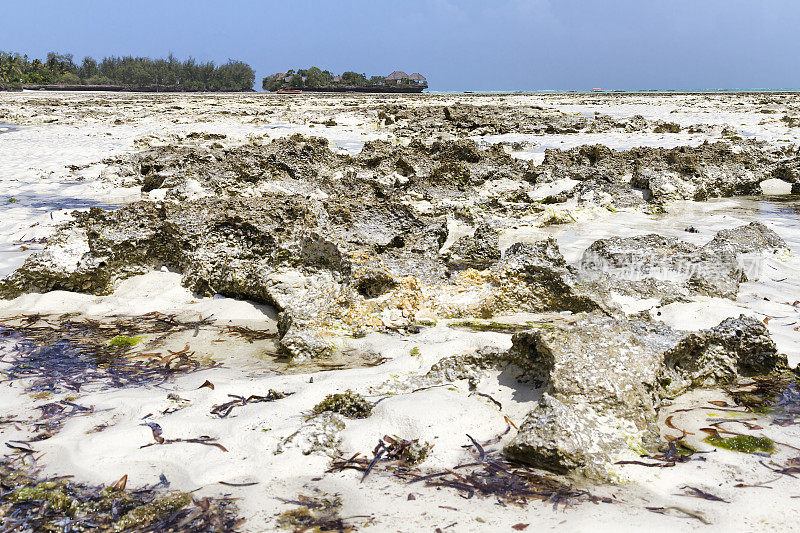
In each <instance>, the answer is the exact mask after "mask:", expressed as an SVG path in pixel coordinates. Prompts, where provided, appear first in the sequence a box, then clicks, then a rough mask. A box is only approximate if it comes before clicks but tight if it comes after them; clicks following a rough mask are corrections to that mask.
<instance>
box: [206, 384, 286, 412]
mask: <svg viewBox="0 0 800 533" xmlns="http://www.w3.org/2000/svg"><path fill="white" fill-rule="evenodd" d="M206 383H209V382H208V381H207V382H206ZM203 385H205V384H203ZM201 387H202V386H201ZM211 388H212V389H213V385H212V386H211ZM292 394H294V393H293V392H278V391H274V390H272V389H270V390H269V392H267V395H266V396H257V395H255V394H251V395H250V396H248V397H247V398H245V397H244V396H239V395H237V394H228V397H230V398H234V399H233V400H231V401H229V402H225V403H223V404H220V405H215V406H213V407H212V408H211V414H212V415H216V416H218V417H220V418H225V417H227V416H228V415H229V414H231V411H233V409H234V408H236V407H242V406H245V405H247V404H249V403H261V402H274V401H275V400H282V399H283V398H286V397H287V396H291V395H292Z"/></svg>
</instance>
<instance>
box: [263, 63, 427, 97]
mask: <svg viewBox="0 0 800 533" xmlns="http://www.w3.org/2000/svg"><path fill="white" fill-rule="evenodd" d="M418 82H423V83H418ZM386 84H387V81H386V78H385V77H384V76H369V77H367V75H366V74H359V73H358V72H351V71H348V72H344V73H342V74H341V75H340V76H337V75H335V74H333V73H332V72H330V71H328V70H322V69H320V68H319V67H311V68H308V69H300V70H294V69H292V70H290V71H288V72H279V73H277V74H274V75H272V76H267V77H266V78H264V79H263V81H262V83H261V86H262V87H263V89H264V90H265V91H277V90H279V89H307V90H314V89H323V88H328V89H329V88H335V87H342V88H345V87H362V88H363V87H380V86H384V85H386ZM392 85H395V86H401V87H402V86H408V87H412V86H419V85H424V86H425V87H427V83H425V82H424V80H416V81H415V80H412V79H410V78H409V79H403V80H397V81H393V82H392Z"/></svg>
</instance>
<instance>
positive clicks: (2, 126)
mask: <svg viewBox="0 0 800 533" xmlns="http://www.w3.org/2000/svg"><path fill="white" fill-rule="evenodd" d="M18 129H19V126H16V125H14V124H6V123H5V122H0V133H10V132H12V131H17V130H18Z"/></svg>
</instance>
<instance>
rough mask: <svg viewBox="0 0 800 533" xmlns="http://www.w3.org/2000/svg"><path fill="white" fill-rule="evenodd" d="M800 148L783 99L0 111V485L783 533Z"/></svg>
mask: <svg viewBox="0 0 800 533" xmlns="http://www.w3.org/2000/svg"><path fill="white" fill-rule="evenodd" d="M799 145H800V96H798V95H797V94H796V93H708V94H701V93H686V94H683V93H675V94H663V93H631V94H625V93H597V94H590V93H553V94H547V93H536V94H509V95H483V94H422V95H353V94H341V95H334V94H302V95H274V94H256V93H252V94H249V93H242V94H166V95H165V94H135V93H133V94H117V93H114V94H103V93H90V92H89V93H80V94H76V93H59V92H54V93H40V92H30V91H26V92H19V93H8V94H4V93H0V209H1V210H2V211H1V212H2V215H1V218H2V221H0V277H2V278H5V279H4V280H3V281H2V287H0V294H2V296H3V297H4V299H2V300H0V333H2V337H0V376H2V378H0V441H2V442H4V443H10V444H11V445H12V446H10V447H8V448H7V449H6V450H5V452H4V454H5V455H6V456H8V457H16V458H21V459H20V461H21V462H22V463H25V464H28V465H30V466H35V467H37V468H38V469H39V470H38V474H37V475H40V476H42V477H43V478H44V477H48V476H73V477H72V478H71V480H72V481H75V482H82V483H88V484H92V485H99V484H105V485H111V484H113V483H114V482H115V481H117V480H119V479H120V478H122V477H123V476H127V486H128V488H136V487H145V486H147V487H150V486H154V485H158V484H159V483H161V484H162V485H163V487H160V488H159V490H176V491H182V492H189V493H191V495H192V496H193V497H194V498H195V499H200V498H203V497H209V498H216V499H219V498H232V499H234V501H233V505H235V509H236V511H235V513H236V515H237V516H238V517H240V518H243V519H244V520H245V521H244V522H243V523H242V524H241V525H240V526H238V529H239V530H241V531H269V530H273V529H276V528H283V529H286V530H303V529H302V527H305V526H309V527H316V526H320V525H322V524H326V525H325V527H330V528H333V529H334V530H336V529H337V528H338V529H341V530H358V531H403V532H412V531H443V532H448V531H514V530H516V531H538V530H548V529H559V530H562V531H588V530H593V531H643V530H647V531H652V532H655V531H665V532H666V531H675V530H676V529H682V530H687V531H773V530H779V531H794V530H800V525H798V524H800V511H798V506H797V502H798V498H800V485H798V482H797V478H796V477H795V475H796V474H797V473H798V472H800V470H797V469H798V465H800V425H798V424H797V422H798V419H797V417H800V399H798V398H800V394H798V391H797V388H796V386H795V385H794V384H793V380H794V376H795V373H796V370H795V369H796V368H797V365H798V363H800V333H798V331H799V330H798V328H799V327H800V302H798V300H800V196H798V195H800V153H798V146H799ZM754 223H755V224H754ZM742 228H745V229H742ZM590 252H591V253H590ZM592 254H596V255H592ZM596 257H599V258H600V259H602V264H600V266H597V263H596V262H592V261H593V260H594V259H596ZM687 265H688V266H687ZM686 268H688V270H689V271H687V270H685V269H686ZM729 319H732V320H729ZM737 321H738V322H737ZM715 328H716V329H715ZM734 330H735V333H731V332H732V331H734ZM115 339H116V341H115ZM119 339H123V340H119ZM125 339H135V340H130V341H129V340H125ZM731 339H733V340H731ZM115 342H116V344H115ZM125 343H128V344H125ZM109 346H111V347H114V348H119V349H116V350H115V351H113V353H112V352H110V351H108V348H109ZM87 347H90V348H91V349H89V348H87ZM109 354H112V355H113V357H115V358H119V360H117V359H115V360H114V361H111V362H109V360H108V359H103V357H110V356H109ZM765 354H767V355H765ZM584 356H585V357H584ZM56 360H58V363H57V364H56V363H55V362H52V363H51V361H56ZM119 361H122V363H119ZM687 361H688V362H687ZM765 361H766V362H765ZM117 364H119V365H120V366H119V367H117V366H115V365H117ZM117 368H118V370H115V369H117ZM762 380H763V381H762ZM766 380H769V381H768V383H769V387H772V388H769V387H767V385H766V383H767V381H766ZM759 384H761V385H763V386H764V387H765V388H764V389H763V390H762V389H757V387H758V386H761V385H759ZM748 387H750V388H748ZM346 391H352V392H353V393H356V394H358V395H360V396H361V397H362V398H363V400H365V402H366V403H367V404H368V405H369V409H368V410H367V411H368V412H367V413H366V414H365V415H364V416H363V417H362V416H347V414H343V413H342V412H334V411H335V409H334V410H325V409H321V408H319V406H320V404H321V402H323V403H324V401H325V399H326V397H328V396H329V395H332V394H343V393H346ZM754 391H756V392H754ZM748 394H749V395H750V396H748ZM759 394H761V396H759ZM756 397H758V398H757V399H758V400H759V401H760V403H758V402H757V401H756ZM748 402H749V403H748ZM226 404H227V405H226ZM75 405H77V406H79V407H77V408H76V407H74V406H75ZM48 406H50V407H49V408H48ZM52 406H55V407H52ZM559 406H560V407H559ZM537 417H538V418H537ZM155 428H158V431H156V429H155ZM739 435H745V436H749V437H756V438H758V439H761V438H763V440H762V441H760V442H762V443H767V444H764V446H763V447H762V448H756V449H748V450H746V452H743V451H735V450H730V449H725V448H724V447H722V446H715V445H714V444H712V443H713V442H720V441H714V440H713V439H715V438H716V439H725V438H730V437H732V436H739ZM406 442H413V443H414V446H419V447H420V449H423V450H424V452H422V454H421V456H416V455H415V456H414V458H413V460H412V459H410V458H409V456H408V455H403V453H405V452H406V451H407V449H406V448H402V446H401V445H398V444H397V443H406ZM748 442H750V441H748ZM14 446H16V448H14ZM376 446H377V448H376ZM398 446H399V447H398ZM21 449H22V450H23V451H21ZM413 449H415V450H416V449H417V448H413ZM24 450H28V451H24ZM381 450H383V451H381ZM398 450H400V451H398ZM379 452H380V453H379ZM356 454H358V456H356ZM393 454H394V455H393ZM376 457H377V459H375V458H376ZM373 459H375V461H374V463H373V461H372V460H373ZM365 470H366V472H365ZM365 473H366V474H367V475H366V476H365ZM164 479H166V480H167V482H166V484H164V483H163V480H164ZM498 483H501V484H502V483H506V485H503V487H505V488H499V486H498V485H497V484H498ZM526 491H529V492H526ZM298 510H299V511H298ZM0 518H2V511H0ZM304 520H305V521H304ZM314 520H318V521H319V523H314V522H313V521H314ZM348 528H351V529H348ZM311 530H313V529H311ZM323 530H325V529H324V528H323Z"/></svg>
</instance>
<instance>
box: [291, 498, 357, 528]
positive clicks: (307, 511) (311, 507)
mask: <svg viewBox="0 0 800 533" xmlns="http://www.w3.org/2000/svg"><path fill="white" fill-rule="evenodd" d="M287 503H289V501H287ZM291 503H295V504H299V507H295V508H294V509H289V510H288V511H284V512H283V513H281V514H280V515H278V520H277V522H278V527H280V528H282V529H290V530H293V531H307V532H320V531H352V530H353V528H352V527H349V526H348V525H347V524H346V523H345V521H344V519H343V518H341V517H340V516H339V512H340V511H341V508H342V499H341V498H340V497H338V496H330V497H316V498H314V497H309V496H304V495H300V496H299V497H298V498H297V500H293V501H291Z"/></svg>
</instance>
